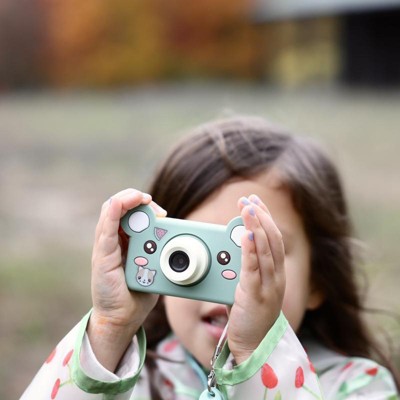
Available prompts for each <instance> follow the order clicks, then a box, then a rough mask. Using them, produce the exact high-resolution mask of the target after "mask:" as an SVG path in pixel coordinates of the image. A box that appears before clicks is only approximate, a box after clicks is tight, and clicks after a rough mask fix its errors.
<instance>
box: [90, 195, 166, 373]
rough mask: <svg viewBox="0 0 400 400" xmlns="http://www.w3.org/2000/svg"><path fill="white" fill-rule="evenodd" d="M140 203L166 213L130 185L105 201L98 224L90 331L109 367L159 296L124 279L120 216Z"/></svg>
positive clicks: (97, 351)
mask: <svg viewBox="0 0 400 400" xmlns="http://www.w3.org/2000/svg"><path fill="white" fill-rule="evenodd" d="M140 204H150V206H152V207H153V209H154V210H155V212H156V214H157V215H160V216H165V215H166V212H165V211H164V210H163V209H161V208H160V207H159V206H158V205H157V204H155V203H154V202H152V200H151V196H150V195H148V194H146V193H142V192H140V191H138V190H135V189H127V190H123V191H121V192H119V193H117V194H116V195H114V196H113V197H111V198H110V199H109V200H107V201H106V202H105V203H104V204H103V207H102V209H101V213H100V218H99V222H98V224H97V227H96V235H95V242H94V246H93V255H92V301H93V311H92V315H91V317H90V322H89V325H88V330H87V331H88V335H89V339H90V342H91V345H92V348H93V350H94V352H95V354H96V356H97V358H98V360H99V361H100V362H101V363H102V364H103V365H104V366H105V367H106V368H108V369H110V370H113V369H114V368H115V367H116V365H117V363H118V361H119V359H120V357H121V356H122V355H123V353H124V351H125V349H126V347H127V345H128V344H129V342H130V341H131V339H132V337H133V336H134V334H135V333H136V332H137V330H138V329H139V327H140V326H141V325H142V323H143V321H144V320H145V319H146V317H147V315H148V314H149V312H150V311H151V310H152V309H153V307H154V306H155V304H156V302H157V300H158V295H154V294H145V293H139V292H133V291H130V290H129V289H128V287H127V285H126V282H125V273H124V265H125V260H126V253H127V249H128V239H127V236H126V235H125V233H124V232H123V230H122V229H120V219H121V218H122V217H123V216H124V215H125V214H126V212H127V211H128V210H130V209H132V208H134V207H137V206H139V205H140Z"/></svg>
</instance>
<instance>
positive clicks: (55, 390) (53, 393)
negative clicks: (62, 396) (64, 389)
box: [51, 379, 61, 400]
mask: <svg viewBox="0 0 400 400" xmlns="http://www.w3.org/2000/svg"><path fill="white" fill-rule="evenodd" d="M60 383H61V381H60V379H57V380H56V381H55V383H54V386H53V390H52V391H51V399H52V400H53V399H55V398H56V396H57V393H58V389H60Z"/></svg>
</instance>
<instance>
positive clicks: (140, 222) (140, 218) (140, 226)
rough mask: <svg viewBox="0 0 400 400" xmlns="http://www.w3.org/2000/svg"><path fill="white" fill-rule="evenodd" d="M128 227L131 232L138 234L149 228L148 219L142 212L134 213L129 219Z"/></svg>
mask: <svg viewBox="0 0 400 400" xmlns="http://www.w3.org/2000/svg"><path fill="white" fill-rule="evenodd" d="M128 225H129V228H130V229H131V230H132V231H133V232H135V233H140V232H143V231H145V230H146V229H147V228H148V227H149V226H150V218H149V216H148V214H147V213H145V212H144V211H134V212H133V213H132V214H131V215H130V217H129V220H128Z"/></svg>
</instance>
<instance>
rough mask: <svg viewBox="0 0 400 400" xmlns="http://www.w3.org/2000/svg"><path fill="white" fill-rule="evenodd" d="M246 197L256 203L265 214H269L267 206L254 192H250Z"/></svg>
mask: <svg viewBox="0 0 400 400" xmlns="http://www.w3.org/2000/svg"><path fill="white" fill-rule="evenodd" d="M248 199H249V201H250V202H251V203H253V204H255V205H257V206H258V207H260V208H261V209H262V210H264V211H265V212H266V213H267V214H269V215H271V213H270V212H269V210H268V207H267V206H266V205H265V203H264V202H263V201H262V200H261V199H260V198H259V197H258V196H257V195H256V194H251V195H250V196H249V198H248Z"/></svg>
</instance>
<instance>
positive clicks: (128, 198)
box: [95, 189, 151, 242]
mask: <svg viewBox="0 0 400 400" xmlns="http://www.w3.org/2000/svg"><path fill="white" fill-rule="evenodd" d="M116 199H120V200H122V204H123V209H125V211H124V212H125V213H126V212H127V211H128V209H130V208H134V207H136V206H138V205H140V204H149V203H150V202H151V196H150V195H149V194H147V193H143V192H141V191H139V190H136V189H125V190H122V191H120V192H118V193H116V194H115V195H113V196H112V197H110V198H109V199H108V200H107V201H105V202H104V203H103V206H102V208H101V213H100V217H99V222H98V224H97V227H96V233H95V242H96V241H98V239H99V236H100V234H101V232H102V230H103V224H104V220H105V218H106V216H107V213H108V210H109V208H110V205H111V203H112V202H113V200H116ZM126 207H128V208H126ZM121 217H122V215H121ZM121 217H119V218H121ZM116 218H118V216H116Z"/></svg>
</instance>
